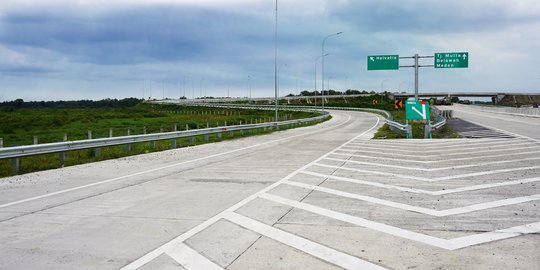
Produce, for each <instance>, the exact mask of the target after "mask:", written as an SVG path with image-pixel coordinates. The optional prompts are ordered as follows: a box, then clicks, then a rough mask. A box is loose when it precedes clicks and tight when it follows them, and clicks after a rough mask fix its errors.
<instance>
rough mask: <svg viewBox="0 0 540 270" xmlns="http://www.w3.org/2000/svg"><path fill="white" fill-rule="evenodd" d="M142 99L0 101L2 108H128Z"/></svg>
mask: <svg viewBox="0 0 540 270" xmlns="http://www.w3.org/2000/svg"><path fill="white" fill-rule="evenodd" d="M142 101H143V100H142V99H138V98H124V99H110V98H107V99H102V100H86V99H83V100H69V101H65V100H59V101H24V100H23V99H22V98H18V99H15V100H13V101H4V102H2V103H0V107H3V108H129V107H133V106H135V105H137V104H139V103H141V102H142Z"/></svg>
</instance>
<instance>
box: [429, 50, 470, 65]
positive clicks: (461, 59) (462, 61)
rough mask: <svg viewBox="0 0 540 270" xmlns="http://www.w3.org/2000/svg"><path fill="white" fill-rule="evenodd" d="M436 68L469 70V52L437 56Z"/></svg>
mask: <svg viewBox="0 0 540 270" xmlns="http://www.w3.org/2000/svg"><path fill="white" fill-rule="evenodd" d="M434 58H435V63H434V65H435V68H468V67H469V53H468V52H450V53H436V54H435V57H434Z"/></svg>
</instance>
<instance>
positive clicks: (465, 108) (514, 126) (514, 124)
mask: <svg viewBox="0 0 540 270" xmlns="http://www.w3.org/2000/svg"><path fill="white" fill-rule="evenodd" d="M440 107H441V109H448V110H453V111H454V117H457V118H460V119H463V120H466V121H470V122H473V123H476V124H480V125H483V126H485V127H487V128H491V129H495V130H503V131H505V132H507V133H511V134H518V135H522V136H527V137H529V138H533V139H536V140H540V118H538V117H526V116H517V115H508V114H501V113H495V112H487V111H480V110H476V109H475V107H474V106H469V105H460V104H456V105H453V106H440Z"/></svg>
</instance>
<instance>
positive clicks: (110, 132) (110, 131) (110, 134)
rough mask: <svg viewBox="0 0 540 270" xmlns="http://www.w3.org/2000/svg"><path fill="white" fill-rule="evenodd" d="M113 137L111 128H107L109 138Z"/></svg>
mask: <svg viewBox="0 0 540 270" xmlns="http://www.w3.org/2000/svg"><path fill="white" fill-rule="evenodd" d="M112 137H113V130H112V128H109V138H112Z"/></svg>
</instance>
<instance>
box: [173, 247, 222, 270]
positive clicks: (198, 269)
mask: <svg viewBox="0 0 540 270" xmlns="http://www.w3.org/2000/svg"><path fill="white" fill-rule="evenodd" d="M165 254H167V255H168V256H169V257H171V258H173V259H174V260H175V261H176V262H177V263H179V264H180V265H182V266H183V267H184V268H185V269H186V270H223V268H222V267H221V266H219V265H217V264H215V263H213V262H212V261H210V260H208V259H207V258H206V257H204V256H202V255H201V254H199V253H198V252H197V251H195V250H193V249H191V248H190V247H188V246H187V245H186V244H184V243H175V244H174V245H171V247H170V248H169V250H167V251H166V252H165Z"/></svg>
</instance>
